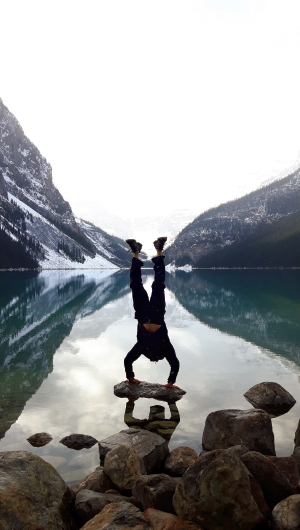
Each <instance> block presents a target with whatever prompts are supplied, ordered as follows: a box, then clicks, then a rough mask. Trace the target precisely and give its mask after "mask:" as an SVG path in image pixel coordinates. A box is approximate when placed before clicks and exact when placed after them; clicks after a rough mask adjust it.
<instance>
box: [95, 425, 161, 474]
mask: <svg viewBox="0 0 300 530" xmlns="http://www.w3.org/2000/svg"><path fill="white" fill-rule="evenodd" d="M121 444H124V445H128V446H129V447H131V448H132V449H134V450H135V451H136V452H137V454H138V455H139V457H140V459H141V472H142V473H144V474H147V473H153V472H154V471H156V470H157V469H159V468H160V466H161V465H162V463H163V462H164V460H165V458H166V457H167V455H168V454H169V449H168V444H167V441H166V440H164V439H163V438H162V437H161V436H159V435H158V434H154V433H152V432H149V431H145V430H142V429H126V430H123V431H120V432H119V433H117V434H114V435H113V436H110V437H109V438H106V439H105V440H101V441H100V442H99V453H100V458H101V459H103V458H104V457H105V455H107V453H108V452H109V451H111V450H112V449H115V448H116V447H117V446H118V445H121Z"/></svg>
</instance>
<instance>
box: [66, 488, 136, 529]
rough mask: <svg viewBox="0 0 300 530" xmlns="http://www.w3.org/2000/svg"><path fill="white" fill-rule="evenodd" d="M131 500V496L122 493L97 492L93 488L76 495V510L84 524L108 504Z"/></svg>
mask: <svg viewBox="0 0 300 530" xmlns="http://www.w3.org/2000/svg"><path fill="white" fill-rule="evenodd" d="M121 501H123V502H131V500H130V497H124V496H122V495H118V496H117V498H116V495H109V494H107V493H97V492H96V491H91V490H81V491H79V493H78V494H77V495H76V501H75V511H76V515H77V517H78V519H79V520H80V522H81V523H82V524H84V523H86V522H87V521H89V520H90V519H92V518H93V517H95V515H97V514H98V513H100V512H101V511H102V510H103V508H104V507H105V506H106V505H107V504H111V503H112V502H121Z"/></svg>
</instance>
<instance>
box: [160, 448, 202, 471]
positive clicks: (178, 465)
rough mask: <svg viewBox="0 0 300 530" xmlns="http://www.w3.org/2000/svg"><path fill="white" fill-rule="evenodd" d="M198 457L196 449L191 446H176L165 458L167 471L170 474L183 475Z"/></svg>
mask: <svg viewBox="0 0 300 530" xmlns="http://www.w3.org/2000/svg"><path fill="white" fill-rule="evenodd" d="M197 459H198V455H197V453H196V451H194V449H191V448H190V447H176V449H173V450H172V451H171V452H170V454H169V455H168V456H167V458H166V460H165V472H166V473H167V474H168V475H173V476H178V475H180V476H182V475H183V474H184V473H185V472H186V470H187V469H188V468H189V467H191V465H193V464H194V463H195V462H196V460H197Z"/></svg>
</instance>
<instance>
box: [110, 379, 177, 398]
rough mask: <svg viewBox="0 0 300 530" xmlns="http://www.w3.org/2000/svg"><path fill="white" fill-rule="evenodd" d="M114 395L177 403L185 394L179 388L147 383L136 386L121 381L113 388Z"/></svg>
mask: <svg viewBox="0 0 300 530" xmlns="http://www.w3.org/2000/svg"><path fill="white" fill-rule="evenodd" d="M114 394H115V396H117V397H121V398H123V397H126V398H133V399H138V398H140V397H143V398H152V399H158V400H159V401H178V400H179V399H181V398H182V396H184V395H185V394H186V391H185V390H181V389H179V388H167V387H165V386H164V385H159V384H158V383H147V381H141V382H140V383H139V384H138V385H132V384H130V383H127V381H123V382H122V383H118V384H117V385H115V386H114Z"/></svg>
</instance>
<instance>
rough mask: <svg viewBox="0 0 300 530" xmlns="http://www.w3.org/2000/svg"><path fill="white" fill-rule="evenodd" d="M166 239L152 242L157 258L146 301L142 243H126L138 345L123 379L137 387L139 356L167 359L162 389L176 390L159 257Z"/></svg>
mask: <svg viewBox="0 0 300 530" xmlns="http://www.w3.org/2000/svg"><path fill="white" fill-rule="evenodd" d="M166 240H167V238H166V237H159V238H158V239H157V240H156V241H154V247H155V249H156V251H157V255H156V256H155V257H154V258H152V261H153V263H154V282H153V283H152V295H151V298H150V301H149V298H148V294H147V292H146V291H145V289H144V287H143V282H142V274H141V267H142V266H143V265H144V264H143V262H142V261H141V260H140V259H139V252H140V251H141V248H142V245H141V243H137V242H136V240H135V239H127V240H126V243H128V245H129V246H130V248H131V250H132V252H133V258H132V264H131V269H130V288H131V290H132V297H133V307H134V309H135V318H136V319H137V321H138V331H137V343H136V344H135V346H134V347H133V348H132V350H130V352H129V353H128V354H127V355H126V357H125V360H124V365H125V372H126V377H127V380H128V382H129V383H139V382H140V381H138V379H135V378H134V373H133V371H132V363H134V361H136V360H137V359H138V358H139V357H140V356H141V355H145V357H147V358H148V359H149V360H150V361H152V362H157V361H160V360H161V359H167V361H168V363H169V364H170V367H171V371H170V375H169V378H168V382H167V384H166V385H165V386H166V387H169V388H179V387H175V385H174V383H175V381H176V377H177V374H178V370H179V361H178V359H177V357H176V353H175V350H174V348H173V346H172V344H171V342H170V339H169V336H168V330H167V327H166V324H165V321H164V314H165V312H166V302H165V292H164V289H165V263H164V256H163V254H162V251H163V248H164V244H165V242H166Z"/></svg>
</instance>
